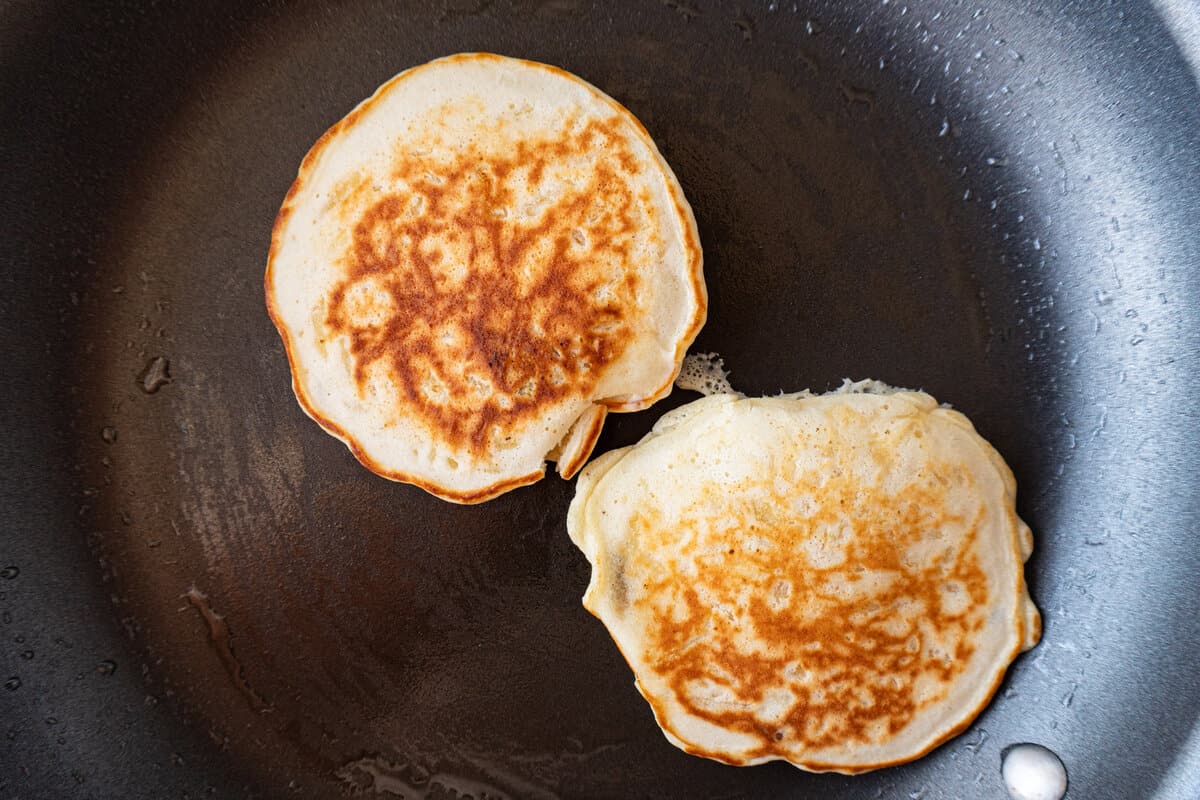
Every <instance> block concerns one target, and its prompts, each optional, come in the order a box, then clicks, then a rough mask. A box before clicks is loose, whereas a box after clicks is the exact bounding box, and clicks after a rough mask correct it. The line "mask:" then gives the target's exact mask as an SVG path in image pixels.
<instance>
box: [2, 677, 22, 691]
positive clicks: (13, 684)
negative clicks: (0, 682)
mask: <svg viewBox="0 0 1200 800" xmlns="http://www.w3.org/2000/svg"><path fill="white" fill-rule="evenodd" d="M4 688H5V689H8V690H9V691H10V692H15V691H16V690H17V689H20V688H21V679H20V678H18V677H17V676H16V675H13V676H12V677H11V678H9V679H8V680H6V681H5V682H4Z"/></svg>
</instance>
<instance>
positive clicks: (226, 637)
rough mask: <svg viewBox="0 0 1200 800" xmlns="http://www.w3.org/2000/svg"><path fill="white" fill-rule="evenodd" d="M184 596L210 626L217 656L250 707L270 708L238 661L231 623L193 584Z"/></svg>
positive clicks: (257, 708)
mask: <svg viewBox="0 0 1200 800" xmlns="http://www.w3.org/2000/svg"><path fill="white" fill-rule="evenodd" d="M184 597H186V598H187V601H188V603H189V604H190V605H191V606H192V608H194V609H196V610H197V611H198V612H200V616H201V617H202V618H203V619H204V622H205V624H206V625H207V626H208V640H209V642H211V643H212V646H213V648H214V649H215V650H216V651H217V657H218V658H219V659H220V660H221V664H222V665H223V666H224V667H225V671H226V672H227V673H228V674H229V679H230V680H231V681H233V685H234V686H236V687H237V689H238V691H240V692H241V693H242V694H243V695H245V697H246V700H247V701H248V702H249V704H250V708H252V709H253V710H255V711H264V710H267V709H269V708H270V704H268V703H267V701H266V700H264V699H263V698H262V696H261V695H259V694H258V693H257V692H255V691H254V689H253V688H251V686H250V684H249V683H247V682H246V676H245V673H244V672H243V670H242V665H241V662H239V661H238V659H237V656H236V655H234V653H233V644H232V639H233V633H232V632H231V631H230V630H229V624H228V623H227V622H226V621H225V618H224V617H223V616H221V615H220V614H218V613H217V612H215V611H213V609H212V606H211V605H210V604H209V602H208V595H206V594H205V593H204V592H202V591H200V590H199V589H197V588H196V587H195V586H193V587H192V588H190V589H188V590H187V592H185V593H184Z"/></svg>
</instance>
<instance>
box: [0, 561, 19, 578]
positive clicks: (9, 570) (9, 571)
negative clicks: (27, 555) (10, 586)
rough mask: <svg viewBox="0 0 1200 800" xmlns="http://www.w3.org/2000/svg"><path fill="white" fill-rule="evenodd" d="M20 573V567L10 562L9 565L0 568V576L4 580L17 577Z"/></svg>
mask: <svg viewBox="0 0 1200 800" xmlns="http://www.w3.org/2000/svg"><path fill="white" fill-rule="evenodd" d="M20 574H21V568H20V567H18V566H17V565H16V564H10V565H9V566H7V567H5V568H4V569H0V578H4V580H6V581H11V580H12V579H13V578H15V577H17V576H18V575H20Z"/></svg>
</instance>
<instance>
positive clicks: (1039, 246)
mask: <svg viewBox="0 0 1200 800" xmlns="http://www.w3.org/2000/svg"><path fill="white" fill-rule="evenodd" d="M1033 249H1034V250H1041V249H1042V240H1041V239H1034V240H1033Z"/></svg>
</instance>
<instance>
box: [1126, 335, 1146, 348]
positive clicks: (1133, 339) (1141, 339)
mask: <svg viewBox="0 0 1200 800" xmlns="http://www.w3.org/2000/svg"><path fill="white" fill-rule="evenodd" d="M1144 341H1146V337H1145V336H1138V335H1137V334H1134V335H1133V336H1130V337H1129V343H1130V344H1131V345H1133V346H1134V347H1137V346H1138V345H1139V344H1141V343H1142V342H1144Z"/></svg>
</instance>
